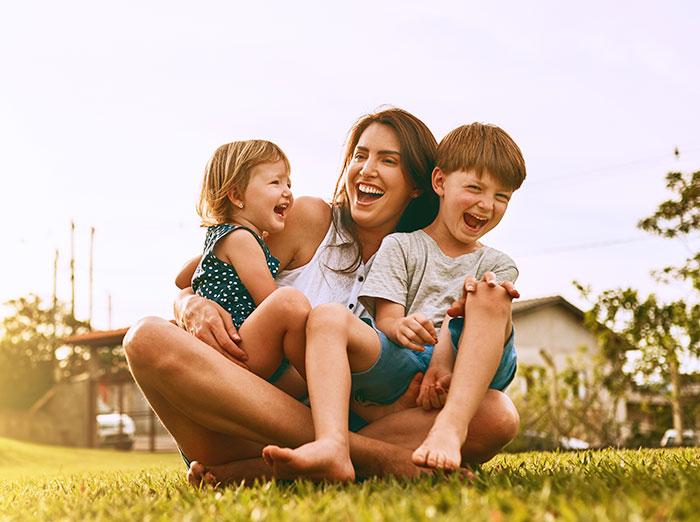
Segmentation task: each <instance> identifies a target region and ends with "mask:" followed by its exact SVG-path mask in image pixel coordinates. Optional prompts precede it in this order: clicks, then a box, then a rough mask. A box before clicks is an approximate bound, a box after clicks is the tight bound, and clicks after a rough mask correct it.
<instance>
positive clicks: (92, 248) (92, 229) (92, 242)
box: [88, 227, 95, 330]
mask: <svg viewBox="0 0 700 522" xmlns="http://www.w3.org/2000/svg"><path fill="white" fill-rule="evenodd" d="M94 252H95V227H90V267H89V277H88V279H89V281H88V285H89V289H88V291H89V293H90V295H89V300H88V325H90V329H91V330H92V290H93V288H92V270H93V257H94Z"/></svg>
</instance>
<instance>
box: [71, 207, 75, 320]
mask: <svg viewBox="0 0 700 522" xmlns="http://www.w3.org/2000/svg"><path fill="white" fill-rule="evenodd" d="M70 316H71V319H75V222H74V221H73V220H71V222H70Z"/></svg>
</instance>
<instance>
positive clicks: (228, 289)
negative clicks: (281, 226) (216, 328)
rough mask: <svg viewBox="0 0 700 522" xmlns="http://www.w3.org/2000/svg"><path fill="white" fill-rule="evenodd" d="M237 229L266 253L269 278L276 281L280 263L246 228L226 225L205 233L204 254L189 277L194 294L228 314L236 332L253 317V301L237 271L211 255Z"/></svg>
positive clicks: (212, 228)
mask: <svg viewBox="0 0 700 522" xmlns="http://www.w3.org/2000/svg"><path fill="white" fill-rule="evenodd" d="M238 229H243V230H247V231H248V232H250V233H251V234H253V236H255V239H257V240H258V243H259V244H260V247H261V248H262V249H263V252H264V253H265V259H266V261H267V267H268V268H269V269H270V273H271V274H272V277H277V272H278V271H279V267H280V262H279V260H278V259H277V258H275V257H273V256H272V254H270V249H269V248H267V245H266V244H265V242H264V241H263V240H262V238H261V237H260V236H258V235H257V234H256V233H255V232H254V231H253V230H251V229H249V228H247V227H243V226H241V225H231V224H228V223H224V224H221V225H215V226H213V227H209V228H208V229H207V237H206V239H205V240H204V254H203V255H202V260H201V261H200V262H199V266H198V267H197V269H196V270H195V272H194V276H193V277H192V289H193V290H194V291H195V293H197V295H201V296H202V297H206V298H207V299H211V300H212V301H215V302H217V303H219V304H220V305H221V306H222V307H223V308H224V309H225V310H226V311H227V312H228V313H230V314H231V318H232V319H233V324H234V325H235V326H236V328H240V327H241V325H242V324H243V321H245V320H246V318H247V317H248V316H249V315H250V314H251V313H253V310H255V301H253V298H252V297H251V296H250V293H248V290H247V289H246V287H245V286H243V283H242V282H241V278H240V277H239V276H238V272H236V269H235V268H234V267H233V266H231V265H229V264H228V263H226V262H224V261H222V260H221V259H219V258H218V257H216V256H215V255H214V246H215V245H216V243H217V242H218V241H219V240H220V239H221V238H222V237H224V236H226V235H227V234H230V233H231V232H233V231H234V230H238Z"/></svg>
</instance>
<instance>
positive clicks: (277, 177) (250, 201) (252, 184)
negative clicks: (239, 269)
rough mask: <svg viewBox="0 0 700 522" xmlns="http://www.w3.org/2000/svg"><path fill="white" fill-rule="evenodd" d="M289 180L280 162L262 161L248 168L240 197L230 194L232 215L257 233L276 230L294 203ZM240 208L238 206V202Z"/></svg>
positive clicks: (280, 228) (281, 226)
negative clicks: (243, 190)
mask: <svg viewBox="0 0 700 522" xmlns="http://www.w3.org/2000/svg"><path fill="white" fill-rule="evenodd" d="M291 187H292V183H291V181H290V179H289V174H288V173H287V168H286V165H285V164H284V162H282V161H277V162H275V163H262V164H260V165H258V166H256V167H253V169H252V170H251V172H250V180H249V182H248V186H247V187H246V189H245V192H244V193H243V197H236V196H233V195H231V202H232V203H233V211H234V212H233V218H234V220H235V222H236V223H239V224H241V225H246V226H248V227H250V228H252V229H253V230H255V231H256V232H257V233H258V234H262V233H263V231H265V232H269V233H271V234H272V233H275V232H280V231H282V230H283V229H284V220H285V218H286V216H287V213H288V212H289V209H290V208H291V207H292V204H293V203H294V197H293V196H292V192H291V190H290V189H291ZM241 204H242V205H243V208H240V205H241Z"/></svg>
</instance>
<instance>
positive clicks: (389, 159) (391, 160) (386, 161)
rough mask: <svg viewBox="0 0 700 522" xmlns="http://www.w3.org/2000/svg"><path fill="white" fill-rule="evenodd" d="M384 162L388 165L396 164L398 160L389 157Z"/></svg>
mask: <svg viewBox="0 0 700 522" xmlns="http://www.w3.org/2000/svg"><path fill="white" fill-rule="evenodd" d="M384 163H386V164H387V165H396V164H397V161H396V160H395V159H392V158H387V159H385V160H384Z"/></svg>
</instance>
